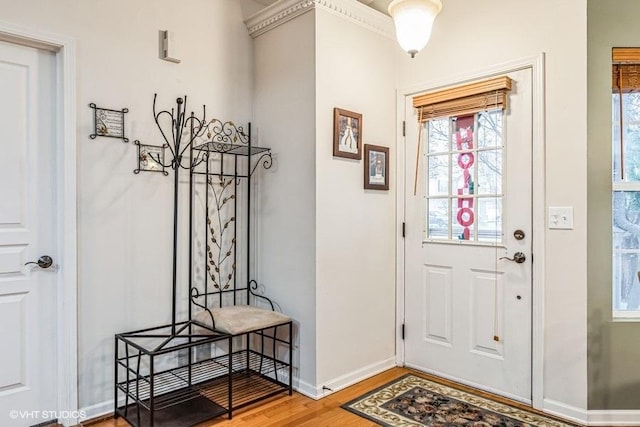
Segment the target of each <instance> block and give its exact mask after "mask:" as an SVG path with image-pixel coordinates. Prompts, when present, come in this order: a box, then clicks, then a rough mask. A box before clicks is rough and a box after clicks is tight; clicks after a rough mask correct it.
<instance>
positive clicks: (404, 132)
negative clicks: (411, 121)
mask: <svg viewBox="0 0 640 427" xmlns="http://www.w3.org/2000/svg"><path fill="white" fill-rule="evenodd" d="M402 136H407V122H405V121H404V120H403V121H402Z"/></svg>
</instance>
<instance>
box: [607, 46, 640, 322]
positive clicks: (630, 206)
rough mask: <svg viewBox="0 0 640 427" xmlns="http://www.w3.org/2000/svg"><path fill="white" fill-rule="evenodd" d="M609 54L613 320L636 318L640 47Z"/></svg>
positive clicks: (639, 310)
mask: <svg viewBox="0 0 640 427" xmlns="http://www.w3.org/2000/svg"><path fill="white" fill-rule="evenodd" d="M612 53H613V54H612V60H613V61H612V62H613V65H612V84H611V86H612V97H611V101H612V102H611V111H612V124H613V126H612V132H611V136H612V171H613V174H612V175H613V176H612V217H613V224H612V227H613V248H612V249H613V272H612V273H613V277H612V281H613V282H612V283H613V298H612V305H613V317H614V318H637V319H638V320H640V48H614V49H613V52H612Z"/></svg>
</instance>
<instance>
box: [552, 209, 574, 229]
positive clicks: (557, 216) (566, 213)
mask: <svg viewBox="0 0 640 427" xmlns="http://www.w3.org/2000/svg"><path fill="white" fill-rule="evenodd" d="M549 228H550V229H558V230H573V207H572V206H564V207H557V206H549Z"/></svg>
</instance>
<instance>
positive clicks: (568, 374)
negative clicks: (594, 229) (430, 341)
mask: <svg viewBox="0 0 640 427" xmlns="http://www.w3.org/2000/svg"><path fill="white" fill-rule="evenodd" d="M443 3H444V7H443V10H442V13H441V14H440V15H439V16H438V18H437V20H436V23H435V26H434V31H433V35H432V38H431V41H430V42H429V44H428V46H427V48H426V49H425V50H424V51H422V52H421V53H420V54H418V56H417V57H416V58H415V59H413V60H411V59H410V58H409V57H408V55H406V54H404V53H401V52H400V51H399V49H398V57H399V61H400V62H399V64H400V65H399V78H398V86H399V87H400V88H407V87H410V86H415V85H419V84H425V83H427V82H430V81H431V82H433V81H437V80H441V79H442V78H443V76H455V75H462V74H467V75H468V74H470V73H471V72H477V71H480V70H483V69H485V68H488V67H491V66H494V65H495V64H500V63H503V62H507V61H511V60H514V59H520V58H524V57H528V56H533V55H539V54H540V53H541V52H545V53H546V74H545V79H546V92H545V97H546V102H545V106H546V116H545V120H546V128H545V130H546V147H545V178H546V182H545V184H544V185H545V191H546V202H547V205H548V206H573V208H574V229H573V230H572V231H555V230H552V231H546V232H545V239H546V246H545V251H546V253H545V258H544V263H545V266H546V273H545V277H544V281H545V289H544V298H545V299H544V304H545V329H544V337H545V338H544V360H545V367H544V399H545V407H546V408H549V409H552V410H558V409H559V408H560V409H562V410H564V411H565V412H571V411H577V412H580V411H583V410H585V409H586V407H587V377H586V332H587V331H586V316H587V311H586V308H587V307H586V304H587V303H586V299H587V286H586V283H587V279H586V270H587V264H586V236H587V232H586V202H587V197H586V182H587V177H586V140H587V138H586V87H587V86H586V85H587V83H586V0H566V1H560V2H559V1H555V0H541V1H536V2H531V1H523V0H517V1H513V0H491V1H484V2H469V1H466V0H447V1H446V2H443ZM544 208H545V207H544V206H535V209H538V210H540V209H544ZM534 238H535V237H534ZM538 255H539V254H536V259H540V258H538Z"/></svg>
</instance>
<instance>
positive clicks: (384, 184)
mask: <svg viewBox="0 0 640 427" xmlns="http://www.w3.org/2000/svg"><path fill="white" fill-rule="evenodd" d="M364 159H365V162H364V188H366V189H369V190H388V189H389V147H381V146H379V145H369V144H365V146H364Z"/></svg>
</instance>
